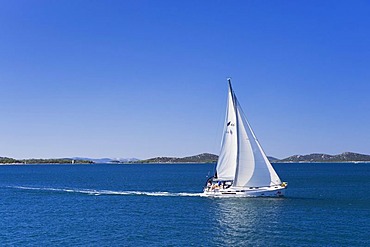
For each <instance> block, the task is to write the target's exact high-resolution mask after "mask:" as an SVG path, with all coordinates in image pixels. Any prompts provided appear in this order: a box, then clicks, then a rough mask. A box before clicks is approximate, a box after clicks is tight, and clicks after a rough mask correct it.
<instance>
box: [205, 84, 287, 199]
mask: <svg viewBox="0 0 370 247" xmlns="http://www.w3.org/2000/svg"><path fill="white" fill-rule="evenodd" d="M227 80H228V85H229V91H228V100H227V108H226V117H225V126H224V132H223V138H222V143H221V151H220V154H219V158H218V161H217V165H216V172H215V175H214V176H213V177H211V178H209V179H208V180H207V182H206V185H205V187H204V191H203V194H202V195H203V196H210V197H281V196H283V195H284V192H285V189H286V188H287V185H288V184H287V183H286V182H281V180H280V178H279V176H278V175H277V173H276V171H275V170H274V168H273V167H272V165H271V163H270V162H269V160H268V159H267V156H266V154H265V152H264V151H263V149H262V147H261V145H260V143H259V141H258V140H257V138H256V135H255V134H254V132H253V130H252V128H251V126H250V124H249V122H248V120H247V118H246V117H245V115H244V113H243V110H242V108H241V106H240V104H239V101H238V100H237V98H236V95H235V93H234V91H233V88H232V86H231V79H230V78H228V79H227Z"/></svg>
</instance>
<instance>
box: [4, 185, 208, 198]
mask: <svg viewBox="0 0 370 247" xmlns="http://www.w3.org/2000/svg"><path fill="white" fill-rule="evenodd" d="M8 188H12V189H18V190H34V191H45V192H46V191H53V192H60V193H75V194H87V195H92V196H100V195H119V196H135V195H136V196H202V194H203V193H188V192H178V193H174V192H166V191H154V192H149V191H113V190H92V189H71V188H50V187H25V186H8Z"/></svg>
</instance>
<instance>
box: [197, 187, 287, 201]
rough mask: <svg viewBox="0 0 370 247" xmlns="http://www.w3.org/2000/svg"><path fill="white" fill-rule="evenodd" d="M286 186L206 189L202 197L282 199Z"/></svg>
mask: <svg viewBox="0 0 370 247" xmlns="http://www.w3.org/2000/svg"><path fill="white" fill-rule="evenodd" d="M285 189H286V187H285V186H281V185H279V186H272V187H259V188H249V187H248V188H244V187H230V188H227V189H213V190H208V188H206V189H204V191H203V194H202V196H205V197H228V198H229V197H282V196H284V193H285Z"/></svg>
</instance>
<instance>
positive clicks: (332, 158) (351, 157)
mask: <svg viewBox="0 0 370 247" xmlns="http://www.w3.org/2000/svg"><path fill="white" fill-rule="evenodd" d="M356 161H358V162H365V161H366V162H369V161H370V155H366V154H358V153H351V152H345V153H342V154H338V155H329V154H308V155H293V156H290V157H288V158H285V159H281V160H278V161H275V162H280V163H284V162H289V163H296V162H356Z"/></svg>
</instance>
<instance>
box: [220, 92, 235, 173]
mask: <svg viewBox="0 0 370 247" xmlns="http://www.w3.org/2000/svg"><path fill="white" fill-rule="evenodd" d="M233 98H234V97H233V92H232V88H231V85H230V86H229V93H228V99H227V106H226V116H225V126H224V132H223V133H224V134H223V137H222V143H221V151H220V155H219V158H218V161H217V166H216V173H217V178H218V179H220V180H234V177H235V170H236V155H237V150H238V149H237V145H238V144H237V140H238V139H237V136H236V135H237V132H236V115H235V110H234V102H233Z"/></svg>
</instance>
